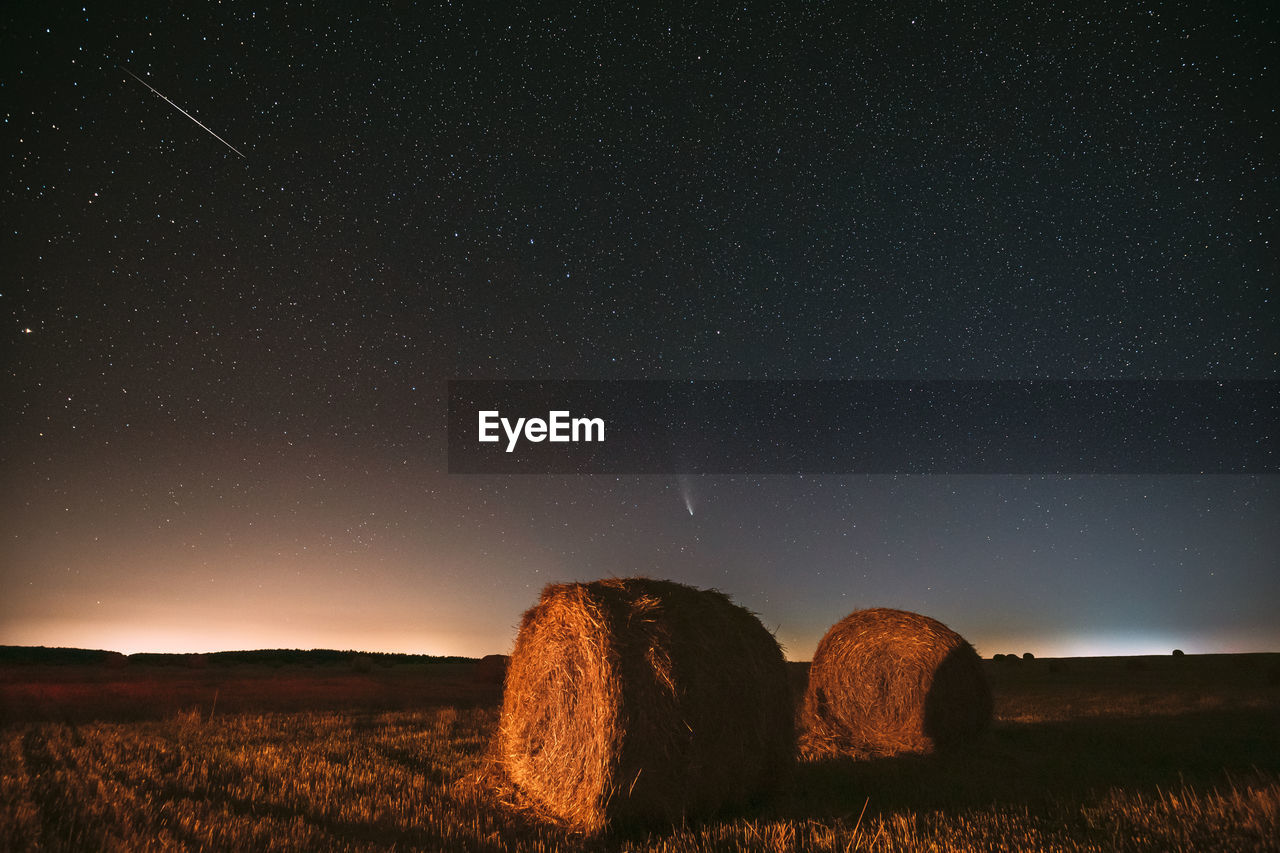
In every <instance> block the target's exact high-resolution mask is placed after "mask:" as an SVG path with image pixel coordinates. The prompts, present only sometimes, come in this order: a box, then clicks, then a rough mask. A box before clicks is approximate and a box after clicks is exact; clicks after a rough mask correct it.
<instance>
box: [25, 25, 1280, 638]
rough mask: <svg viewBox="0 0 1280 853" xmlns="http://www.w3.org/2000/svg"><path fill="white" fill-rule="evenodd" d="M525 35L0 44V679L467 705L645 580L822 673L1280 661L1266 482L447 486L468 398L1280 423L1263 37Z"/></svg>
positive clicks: (353, 31) (1091, 30) (1135, 29)
mask: <svg viewBox="0 0 1280 853" xmlns="http://www.w3.org/2000/svg"><path fill="white" fill-rule="evenodd" d="M538 5H539V4H503V3H483V4H481V3H476V4H458V3H450V4H443V5H438V4H427V3H421V4H419V3H400V2H392V3H369V4H341V3H302V4H298V3H289V4H286V3H282V2H270V3H266V4H260V5H255V4H248V3H224V4H177V5H175V4H169V3H146V2H143V3H131V4H120V3H109V4H101V3H90V4H87V5H81V4H50V3H38V2H27V0H19V1H18V2H15V3H11V4H9V5H8V6H7V7H6V12H5V15H4V19H3V20H2V21H0V68H2V69H3V71H2V72H0V95H2V96H3V97H2V108H3V120H4V135H3V140H4V143H3V144H4V152H3V162H4V164H5V167H6V168H5V173H6V178H5V180H4V182H3V184H2V185H0V192H2V193H3V210H4V212H5V215H4V222H3V224H4V228H3V234H2V235H0V258H2V259H3V269H4V273H3V275H0V317H2V318H3V322H4V327H3V335H2V336H0V340H2V346H3V364H4V371H3V406H2V408H0V410H2V411H3V416H2V417H0V430H2V432H0V502H2V503H0V535H2V539H0V588H3V591H4V592H3V595H0V644H22V645H50V646H54V645H58V646H81V647H91V648H109V649H117V650H120V651H124V652H135V651H144V650H145V651H207V650H218V649H244V648H272V647H287V648H311V647H323V648H340V649H345V648H350V649H364V650H371V651H373V650H376V651H403V652H417V653H430V654H466V655H481V654H485V653H489V652H500V651H507V650H509V648H510V645H511V642H512V640H513V637H514V629H515V626H516V625H517V623H518V619H519V614H520V612H521V611H522V610H523V609H525V608H526V607H528V606H530V605H531V604H532V603H533V602H534V601H535V599H536V596H537V594H538V591H539V590H540V589H541V587H542V586H543V585H544V584H545V583H547V582H551V581H564V580H574V579H581V580H588V579H594V578H598V577H603V576H609V575H627V574H633V573H644V574H649V575H652V576H656V577H668V578H672V579H675V580H680V581H683V582H686V583H691V584H695V585H698V586H715V587H718V588H720V589H723V590H725V591H726V592H729V593H730V594H732V595H733V596H734V598H735V599H736V600H737V601H738V602H740V603H742V604H744V605H745V606H747V607H749V608H751V609H752V610H754V611H756V612H757V613H759V614H760V616H761V619H762V620H763V621H764V623H765V624H766V625H767V626H769V627H770V628H771V629H773V630H775V631H776V632H777V635H778V637H779V639H780V640H781V641H782V643H783V644H784V646H785V648H786V651H787V654H788V656H789V657H791V658H793V659H799V660H803V659H808V657H809V656H810V655H811V653H812V650H813V648H814V646H815V645H816V643H817V640H818V638H819V637H820V636H821V635H822V633H823V632H824V631H825V630H826V628H827V627H828V626H830V625H831V624H832V623H833V622H835V621H836V620H838V619H839V618H841V617H843V616H844V615H845V614H846V613H848V612H849V611H850V610H853V609H855V608H857V607H866V606H893V607H902V608H906V609H911V610H917V611H920V612H923V613H926V614H929V615H931V616H935V617H937V618H939V619H941V620H942V621H944V622H946V623H947V624H949V625H950V626H951V627H952V628H954V629H956V630H958V631H959V632H961V633H962V634H964V635H965V636H966V637H968V638H969V639H970V640H971V641H972V642H973V643H974V644H975V645H976V646H977V647H978V649H979V651H980V652H982V653H983V654H987V655H989V654H992V653H996V652H1019V653H1020V652H1023V651H1032V652H1034V653H1035V654H1037V655H1040V656H1048V655H1072V654H1129V653H1145V652H1157V653H1165V652H1167V651H1169V650H1170V649H1171V648H1173V647H1175V646H1177V647H1180V648H1183V649H1185V650H1186V651H1187V652H1210V651H1277V650H1280V627H1278V626H1277V625H1276V623H1275V619H1274V602H1275V601H1277V600H1280V559H1278V557H1277V555H1278V554H1280V525H1277V524H1276V523H1275V522H1276V519H1277V517H1280V489H1278V488H1277V477H1276V476H1275V475H1265V474H1264V475H1259V474H1251V475H1244V474H1242V475H1216V476H1186V475H1182V476H1160V475H1150V474H1147V475H1115V476H1062V475H1056V474H1030V475H1028V474H1025V473H1019V474H1018V475H1012V474H1010V475H989V476H953V475H929V476H925V475H905V474H904V475H897V476H895V475H892V474H876V475H861V476H854V475H805V476H799V475H785V474H783V475H769V476H764V475H760V476H753V475H750V474H745V475H733V476H693V475H682V474H681V473H680V472H679V471H673V472H672V473H671V474H670V475H645V476H605V475H592V476H572V475H566V476H510V475H509V476H504V475H459V474H452V475H451V474H449V473H448V465H447V458H446V456H447V454H446V450H447V435H446V401H447V390H446V389H447V385H446V383H447V381H448V380H451V379H461V378H477V379H762V380H763V379H767V380H789V379H922V380H974V379H978V380H986V379H1045V380H1049V379H1107V380H1115V379H1143V380H1157V379H1229V380H1269V381H1271V380H1277V379H1280V347H1278V346H1277V340H1280V334H1278V332H1280V322H1278V320H1280V318H1278V317H1277V311H1276V303H1275V294H1274V292H1273V288H1274V284H1275V278H1276V275H1275V271H1276V270H1277V269H1280V263H1277V257H1276V246H1275V239H1276V236H1277V234H1276V223H1275V218H1274V217H1275V211H1276V208H1277V201H1280V182H1278V181H1277V165H1278V162H1280V158H1278V157H1277V129H1278V128H1277V118H1276V113H1275V96H1274V93H1275V92H1276V91H1280V79H1278V78H1277V74H1276V70H1275V64H1276V57H1277V56H1280V51H1278V50H1277V35H1278V34H1280V20H1278V18H1280V16H1278V15H1277V13H1276V11H1275V9H1274V7H1273V6H1271V5H1270V4H1266V3H1241V4H1235V5H1230V6H1226V7H1223V6H1221V5H1217V4H1203V6H1204V7H1203V8H1188V7H1187V6H1185V5H1177V6H1175V5H1173V4H1166V3H1163V2H1154V3H1141V4H1133V3H1113V2H1107V3H1101V2H1091V3H1071V4H1045V3H1027V4H1019V3H1008V4H998V5H999V12H998V13H996V12H994V11H992V9H990V8H987V9H985V10H983V11H980V12H979V11H976V10H975V9H974V8H970V7H968V5H967V4H945V5H944V4H936V3H918V2H911V1H910V0H908V2H903V3H889V4H884V3H881V4H863V3H850V4H830V5H827V4H817V3H805V4H789V5H784V6H781V7H773V8H770V9H768V10H761V11H756V10H752V9H744V8H742V7H737V8H729V7H727V6H724V7H721V8H719V9H718V10H716V11H714V12H689V11H684V10H680V11H667V12H661V11H639V10H633V9H629V8H622V7H618V5H617V4H587V3H583V4H577V5H574V4H568V3H566V4H555V7H554V8H550V9H539V8H537V7H538ZM623 5H624V6H625V5H626V4H623ZM126 7H127V8H126ZM134 75H136V76H134ZM148 87H154V90H155V92H153V91H152V90H151V88H148ZM156 92H158V93H160V95H157V94H156ZM161 95H162V96H163V97H161ZM166 99H167V100H166Z"/></svg>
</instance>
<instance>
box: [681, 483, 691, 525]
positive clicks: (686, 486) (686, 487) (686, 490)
mask: <svg viewBox="0 0 1280 853" xmlns="http://www.w3.org/2000/svg"><path fill="white" fill-rule="evenodd" d="M680 498H681V499H682V500H683V501H684V508H685V509H687V510H688V511H689V515H693V484H692V483H690V482H689V478H688V477H685V476H684V475H683V474H682V475H681V476H680Z"/></svg>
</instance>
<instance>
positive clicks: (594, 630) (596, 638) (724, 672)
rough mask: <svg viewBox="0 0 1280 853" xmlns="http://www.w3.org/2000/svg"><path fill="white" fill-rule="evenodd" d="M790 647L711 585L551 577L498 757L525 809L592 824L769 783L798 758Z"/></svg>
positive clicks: (511, 675)
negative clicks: (786, 651) (785, 650)
mask: <svg viewBox="0 0 1280 853" xmlns="http://www.w3.org/2000/svg"><path fill="white" fill-rule="evenodd" d="M787 679H788V676H787V668H786V664H785V662H784V661H783V657H782V650H781V649H780V648H779V647H778V643H777V641H776V640H775V639H774V637H773V635H772V634H770V633H769V631H768V630H766V629H765V627H764V626H763V625H761V624H760V620H759V619H757V618H756V617H755V615H754V614H752V613H751V612H750V611H748V610H745V609H743V608H741V607H739V606H737V605H735V604H733V602H731V601H730V600H729V598H728V596H726V595H724V594H723V593H720V592H717V591H714V590H699V589H694V588H693V587H689V586H684V585H682V584H677V583H673V582H671V581H660V580H650V579H648V578H628V579H609V580H600V581H594V582H592V583H569V584H552V585H549V586H548V587H547V588H546V589H544V590H543V591H542V598H541V599H540V600H539V602H538V604H537V606H535V607H534V608H532V609H531V610H529V611H528V612H527V613H525V614H524V618H523V620H522V622H521V625H520V632H519V635H518V636H517V638H516V644H515V649H514V650H513V652H512V655H511V662H510V666H509V668H508V670H507V681H506V691H505V694H504V696H503V702H502V712H501V717H500V720H499V723H498V729H497V732H496V734H495V736H494V744H493V752H492V758H493V760H494V761H495V762H496V764H497V765H498V767H497V769H498V770H499V771H500V772H501V774H502V776H503V777H505V778H504V781H503V783H502V784H503V785H504V786H505V789H504V790H503V791H502V792H501V793H503V794H505V795H507V796H508V797H509V800H508V802H509V803H511V804H512V805H515V806H517V807H519V808H521V809H522V810H524V811H525V812H526V813H529V812H531V813H533V814H534V815H535V816H536V817H538V818H540V819H543V820H548V821H551V822H554V823H557V824H560V825H562V826H565V827H567V828H569V829H573V830H577V831H580V832H585V833H594V832H598V831H601V830H603V829H605V828H606V827H608V826H610V825H616V824H618V823H634V822H649V821H678V820H680V819H681V818H683V817H685V816H687V815H692V814H695V813H706V812H709V811H714V810H717V809H719V808H721V807H724V806H730V805H735V804H741V803H744V802H747V801H749V800H750V799H752V798H753V797H755V796H757V795H759V794H762V793H766V792H767V791H768V790H769V789H770V788H772V787H773V786H775V785H776V784H777V783H778V782H779V781H780V779H781V778H783V777H785V775H786V774H785V771H786V769H787V768H788V767H789V766H790V764H791V762H792V760H793V755H794V750H795V731H794V711H793V705H792V700H791V691H790V688H789V685H788V680H787Z"/></svg>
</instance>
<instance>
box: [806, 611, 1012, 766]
mask: <svg viewBox="0 0 1280 853" xmlns="http://www.w3.org/2000/svg"><path fill="white" fill-rule="evenodd" d="M990 721H991V689H990V687H988V686H987V680H986V676H985V675H984V673H983V669H982V662H981V660H980V659H979V658H978V655H977V653H976V652H975V651H974V650H973V647H972V646H970V645H969V644H968V643H967V642H965V639H964V638H963V637H961V636H960V635H959V634H957V633H956V632H954V631H952V630H951V629H949V628H948V627H947V626H946V625H943V624H942V623H941V622H939V621H937V620H936V619H930V618H929V617H928V616H921V615H920V614H918V613H909V612H907V611H905V610H889V609H885V608H877V609H873V610H858V611H855V612H853V613H851V614H849V615H848V616H846V617H845V618H844V619H842V620H840V621H839V622H837V623H836V624H835V625H833V626H832V627H831V629H830V630H829V631H827V633H826V635H825V636H824V637H823V638H822V640H821V642H819V643H818V649H817V651H816V652H814V655H813V663H812V664H811V665H810V669H809V684H808V688H807V689H806V691H805V695H804V708H803V712H802V715H801V732H802V734H801V749H802V752H803V754H804V755H805V756H806V757H810V758H817V757H822V756H839V755H847V756H853V757H876V756H886V755H897V754H899V753H906V752H920V753H925V752H932V751H933V750H934V749H936V748H940V747H950V746H955V745H957V744H960V743H964V742H966V741H970V740H973V739H974V738H976V737H977V736H978V735H979V734H981V733H982V732H983V731H984V730H985V729H986V727H987V725H988V724H989V723H990Z"/></svg>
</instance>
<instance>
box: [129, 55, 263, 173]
mask: <svg viewBox="0 0 1280 853" xmlns="http://www.w3.org/2000/svg"><path fill="white" fill-rule="evenodd" d="M116 67H117V68H119V69H120V70H121V71H123V72H124V73H125V74H128V75H129V76H130V77H132V78H133V79H134V80H137V81H138V82H139V83H141V84H142V85H144V86H146V87H147V88H148V89H150V90H151V91H153V92H155V93H156V94H157V95H159V96H160V97H161V98H164V100H165V103H167V104H168V105H169V106H171V107H173V108H174V109H175V110H177V111H178V112H180V113H182V114H183V115H184V116H186V117H187V118H189V119H191V120H192V121H194V122H195V123H196V124H198V125H200V126H201V127H203V128H204V129H205V130H206V131H207V132H208V133H209V135H210V136H212V137H213V138H214V139H216V140H218V141H219V142H221V143H222V144H223V145H225V146H227V147H228V148H230V149H231V150H232V151H235V152H236V153H237V154H240V151H239V150H238V149H237V148H236V147H235V146H234V145H232V144H231V143H230V142H228V141H227V140H225V139H223V138H222V137H221V136H219V135H218V134H216V133H214V132H213V131H212V130H209V128H208V126H207V125H205V123H204V122H202V121H200V119H198V118H196V117H195V116H193V115H192V114H191V113H189V112H187V111H186V110H184V109H183V108H182V107H180V106H178V105H177V104H175V103H174V102H173V101H170V100H169V99H168V98H165V97H164V94H163V93H161V91H160V90H159V89H157V88H156V87H155V86H152V85H151V84H150V83H148V82H147V81H146V80H143V79H142V78H141V77H139V76H138V75H137V74H134V73H133V72H132V71H130V70H129V69H128V68H125V67H124V66H123V65H117V66H116ZM240 158H241V159H242V160H248V159H249V158H248V157H245V156H244V155H243V154H240Z"/></svg>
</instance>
